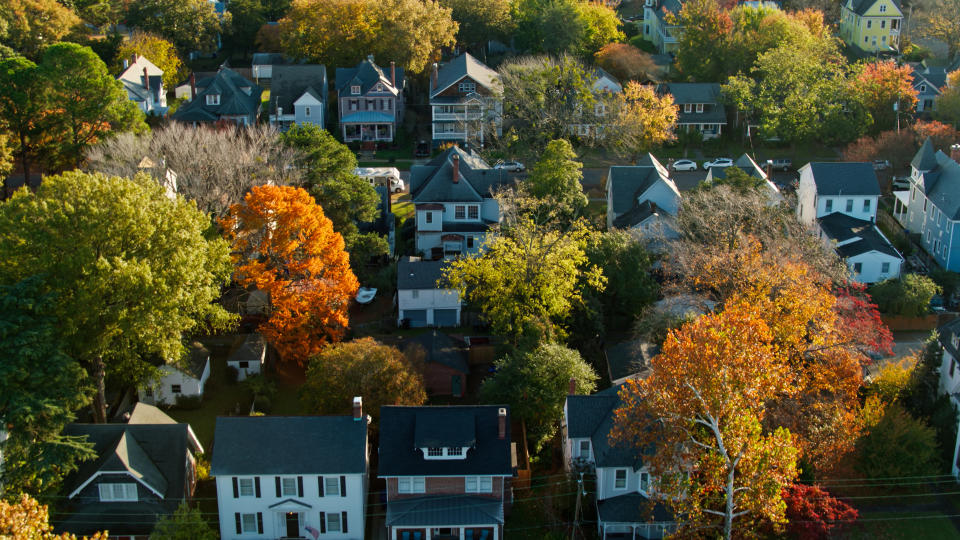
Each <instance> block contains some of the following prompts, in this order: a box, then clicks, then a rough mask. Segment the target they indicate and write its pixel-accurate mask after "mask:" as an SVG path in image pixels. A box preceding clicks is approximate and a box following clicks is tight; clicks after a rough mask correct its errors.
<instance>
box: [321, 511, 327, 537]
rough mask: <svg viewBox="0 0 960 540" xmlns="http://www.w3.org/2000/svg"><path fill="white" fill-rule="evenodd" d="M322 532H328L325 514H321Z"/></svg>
mask: <svg viewBox="0 0 960 540" xmlns="http://www.w3.org/2000/svg"><path fill="white" fill-rule="evenodd" d="M320 532H321V533H326V532H327V515H326V514H325V513H323V512H320Z"/></svg>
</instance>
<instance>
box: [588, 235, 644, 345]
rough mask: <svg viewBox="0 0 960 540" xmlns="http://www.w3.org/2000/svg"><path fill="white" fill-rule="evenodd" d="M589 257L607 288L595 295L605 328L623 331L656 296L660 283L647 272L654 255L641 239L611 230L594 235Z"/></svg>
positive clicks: (589, 246)
mask: <svg viewBox="0 0 960 540" xmlns="http://www.w3.org/2000/svg"><path fill="white" fill-rule="evenodd" d="M586 253H587V258H588V260H589V261H590V262H591V263H592V264H593V265H594V266H596V267H597V268H600V269H601V271H602V272H603V277H605V278H606V280H607V282H606V287H605V288H604V290H603V291H600V292H592V291H591V294H596V295H597V297H598V300H599V301H600V305H601V307H602V309H603V316H604V319H605V322H606V327H607V328H610V329H612V330H625V329H627V328H628V327H629V326H630V325H631V324H633V321H634V320H636V318H637V317H638V316H639V315H640V313H641V312H642V311H643V310H644V308H646V307H647V306H649V305H650V304H651V303H653V302H654V301H655V300H656V299H657V295H658V293H659V291H660V286H659V285H658V284H657V282H656V280H654V279H653V277H652V276H651V275H650V268H651V266H652V265H653V261H654V257H653V255H652V254H651V253H650V252H649V251H647V249H646V248H645V247H644V244H643V242H641V241H640V239H638V238H636V237H635V236H633V235H632V234H631V233H629V232H627V231H622V230H619V229H614V230H611V231H607V232H605V233H602V234H597V235H594V236H593V238H591V239H590V241H589V242H588V244H587V248H586Z"/></svg>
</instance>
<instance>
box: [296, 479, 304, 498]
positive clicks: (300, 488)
mask: <svg viewBox="0 0 960 540" xmlns="http://www.w3.org/2000/svg"><path fill="white" fill-rule="evenodd" d="M297 497H303V477H302V476H298V477H297Z"/></svg>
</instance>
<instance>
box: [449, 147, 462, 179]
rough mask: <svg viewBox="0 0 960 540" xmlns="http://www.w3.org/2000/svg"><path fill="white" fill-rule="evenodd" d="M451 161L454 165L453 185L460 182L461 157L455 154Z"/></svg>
mask: <svg viewBox="0 0 960 540" xmlns="http://www.w3.org/2000/svg"><path fill="white" fill-rule="evenodd" d="M450 161H451V162H452V163H453V183H454V184H457V183H459V182H460V155H459V154H457V153H454V154H453V155H452V156H451V157H450Z"/></svg>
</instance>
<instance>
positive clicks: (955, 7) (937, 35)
mask: <svg viewBox="0 0 960 540" xmlns="http://www.w3.org/2000/svg"><path fill="white" fill-rule="evenodd" d="M921 6H922V7H921V8H920V9H918V10H917V11H918V12H919V13H918V14H919V19H920V20H919V21H917V23H918V24H917V33H918V34H919V35H920V36H924V37H929V38H933V39H937V40H939V41H942V42H943V43H945V44H946V45H947V48H948V49H949V52H950V56H949V57H950V58H955V57H956V56H957V52H958V51H960V0H934V1H932V2H925V3H924V4H922V5H921Z"/></svg>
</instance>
